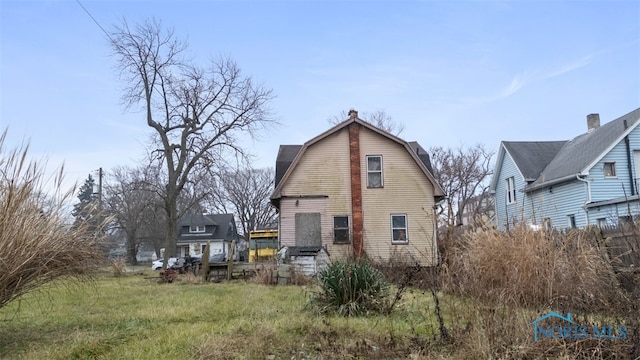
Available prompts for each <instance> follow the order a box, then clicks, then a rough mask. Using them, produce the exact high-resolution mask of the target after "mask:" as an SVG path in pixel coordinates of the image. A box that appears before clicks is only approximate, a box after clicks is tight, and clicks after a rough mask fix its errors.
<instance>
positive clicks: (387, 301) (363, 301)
mask: <svg viewBox="0 0 640 360" xmlns="http://www.w3.org/2000/svg"><path fill="white" fill-rule="evenodd" d="M318 282H319V284H318V285H319V286H318V290H317V291H315V292H312V293H311V296H310V297H309V300H308V303H307V306H308V307H309V308H311V309H313V310H314V311H316V312H317V313H319V314H331V313H335V314H338V315H342V316H359V315H370V314H386V313H389V312H390V311H391V307H392V304H393V303H394V302H393V299H391V296H390V295H391V291H390V285H389V283H388V282H387V281H386V279H385V277H384V275H383V274H382V273H381V272H380V271H379V270H377V269H376V268H375V267H374V266H373V265H372V264H371V263H369V262H368V261H364V260H362V261H358V260H353V259H347V260H336V261H333V262H331V263H330V264H329V265H328V266H327V268H326V269H324V270H322V271H321V272H320V273H319V274H318Z"/></svg>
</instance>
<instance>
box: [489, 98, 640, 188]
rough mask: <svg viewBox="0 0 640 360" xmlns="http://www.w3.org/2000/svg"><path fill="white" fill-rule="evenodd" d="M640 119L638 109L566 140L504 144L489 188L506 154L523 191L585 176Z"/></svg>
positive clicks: (493, 184)
mask: <svg viewBox="0 0 640 360" xmlns="http://www.w3.org/2000/svg"><path fill="white" fill-rule="evenodd" d="M639 120H640V108H638V109H636V110H634V111H632V112H630V113H628V114H625V115H623V116H621V117H619V118H617V119H615V120H613V121H610V122H608V123H606V124H604V125H602V126H599V127H596V128H594V129H591V130H589V131H588V132H587V133H584V134H582V135H579V136H577V137H575V138H573V139H572V140H568V141H534V142H522V141H521V142H518V141H503V142H502V143H501V146H500V150H499V152H498V159H497V162H496V169H495V172H494V174H495V175H494V177H493V179H492V182H491V189H492V190H494V191H495V189H496V186H497V181H498V179H497V176H498V174H499V173H500V169H501V166H502V163H503V160H504V156H505V155H506V154H507V153H508V154H509V155H510V156H511V158H512V159H513V161H514V162H515V164H516V166H517V167H518V170H519V171H520V173H521V174H522V177H523V178H524V180H525V181H526V182H527V183H528V185H527V187H526V188H525V191H533V190H536V189H539V188H542V187H546V186H550V185H553V184H557V183H560V182H564V181H567V180H570V179H575V178H576V177H577V176H584V175H587V174H588V173H589V170H590V169H591V168H592V167H593V166H595V164H596V163H597V162H598V161H600V160H601V159H602V158H603V157H604V156H605V155H606V154H607V153H608V152H609V151H611V149H612V148H613V147H614V146H615V145H616V144H618V143H619V142H620V141H622V140H623V139H624V137H625V136H627V135H628V134H629V133H630V132H631V131H632V130H633V129H634V128H635V127H636V126H638V124H640V121H639Z"/></svg>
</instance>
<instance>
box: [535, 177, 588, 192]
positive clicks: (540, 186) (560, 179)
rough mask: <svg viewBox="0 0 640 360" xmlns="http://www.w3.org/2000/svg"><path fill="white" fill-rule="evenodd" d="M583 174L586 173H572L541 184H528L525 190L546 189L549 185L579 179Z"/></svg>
mask: <svg viewBox="0 0 640 360" xmlns="http://www.w3.org/2000/svg"><path fill="white" fill-rule="evenodd" d="M581 176H584V175H583V174H582V173H577V174H571V175H567V176H563V177H560V178H557V179H553V180H549V181H545V182H542V183H540V184H536V185H533V186H526V187H525V188H524V192H526V193H530V192H533V191H536V190H540V189H544V188H546V187H549V186H553V185H557V184H560V183H563V182H567V181H570V180H573V179H578V178H579V177H581Z"/></svg>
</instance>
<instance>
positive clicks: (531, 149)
mask: <svg viewBox="0 0 640 360" xmlns="http://www.w3.org/2000/svg"><path fill="white" fill-rule="evenodd" d="M566 142H567V141H503V142H502V143H503V145H504V147H505V149H506V150H507V151H508V152H509V155H511V159H513V162H515V164H516V166H517V167H518V169H519V170H520V173H521V174H522V176H523V177H524V180H525V181H534V180H535V179H536V178H537V177H538V175H540V173H541V172H542V170H544V168H545V167H546V166H547V165H549V163H550V162H551V161H552V160H553V158H554V157H555V156H556V155H557V154H558V152H559V151H560V149H561V148H562V146H564V144H565V143H566Z"/></svg>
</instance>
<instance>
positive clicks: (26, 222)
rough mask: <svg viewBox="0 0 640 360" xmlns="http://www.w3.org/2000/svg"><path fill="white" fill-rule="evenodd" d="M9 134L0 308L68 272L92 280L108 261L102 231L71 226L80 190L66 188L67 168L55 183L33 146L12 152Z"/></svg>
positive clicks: (1, 166)
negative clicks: (101, 250) (74, 200)
mask: <svg viewBox="0 0 640 360" xmlns="http://www.w3.org/2000/svg"><path fill="white" fill-rule="evenodd" d="M6 136H7V132H6V131H5V132H3V133H2V135H1V136H0V307H3V306H4V305H6V304H7V303H9V302H11V301H13V300H15V299H17V298H19V297H20V296H22V295H23V294H25V293H27V292H30V291H32V290H35V289H37V288H38V287H40V286H41V285H43V284H45V283H47V282H50V281H52V280H54V279H56V278H59V277H62V276H75V277H76V279H80V280H84V279H89V278H90V275H91V272H90V270H91V269H92V268H95V267H96V266H97V265H98V260H101V259H102V255H101V254H100V253H99V252H98V247H97V246H96V245H97V243H98V241H97V240H98V235H97V233H96V232H93V231H89V230H88V227H86V226H83V225H79V226H69V225H67V224H66V223H67V221H68V218H67V217H68V214H67V212H68V205H69V202H70V200H71V199H72V198H73V195H74V189H71V190H69V191H66V192H65V191H62V190H61V183H62V179H63V169H62V168H60V171H59V172H58V174H57V176H56V177H55V178H54V179H53V181H52V182H53V184H49V183H50V182H51V181H49V183H48V182H47V181H46V177H45V172H44V170H45V168H44V165H43V164H41V163H39V162H35V161H30V160H29V159H28V146H26V145H23V146H21V147H19V148H16V149H13V150H8V151H7V149H5V147H4V144H5V139H6ZM51 185H52V186H51ZM49 188H51V189H50V190H49ZM47 190H49V191H47Z"/></svg>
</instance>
